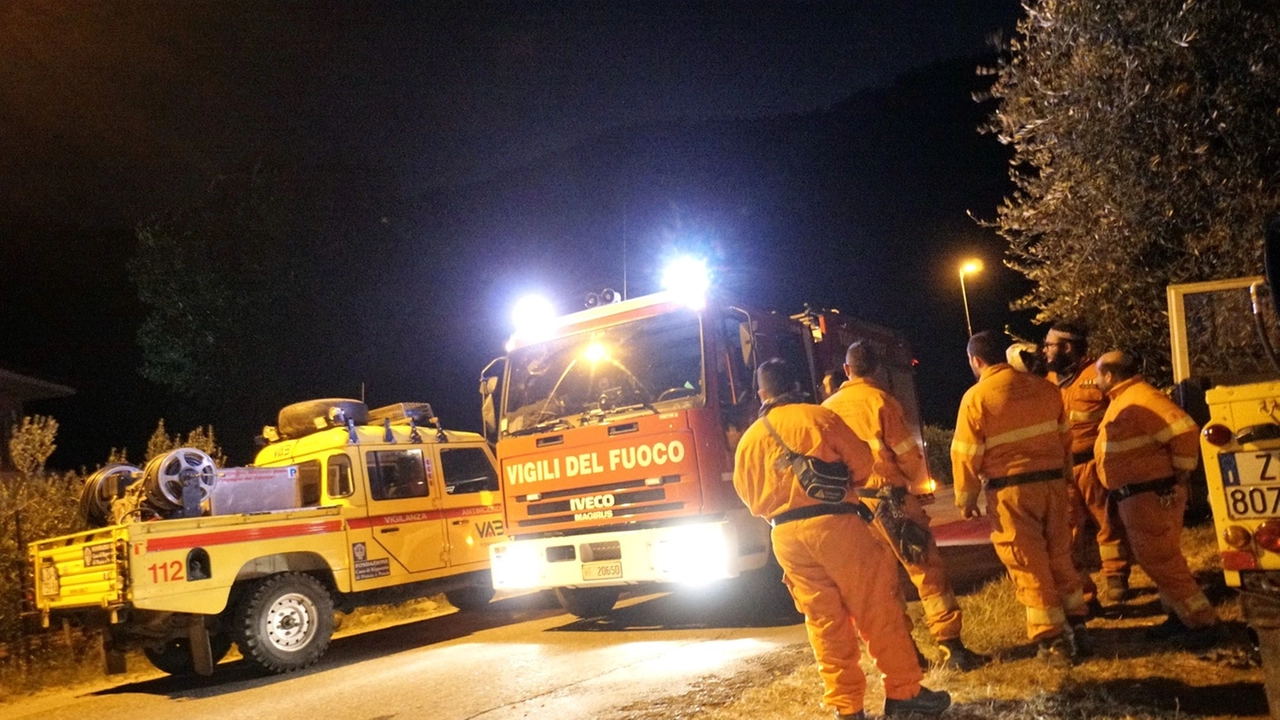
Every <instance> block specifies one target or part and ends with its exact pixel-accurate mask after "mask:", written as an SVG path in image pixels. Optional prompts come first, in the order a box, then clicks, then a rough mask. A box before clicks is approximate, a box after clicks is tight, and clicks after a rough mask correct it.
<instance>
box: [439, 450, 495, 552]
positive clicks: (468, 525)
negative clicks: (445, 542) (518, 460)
mask: <svg viewBox="0 0 1280 720" xmlns="http://www.w3.org/2000/svg"><path fill="white" fill-rule="evenodd" d="M436 447H437V448H438V452H439V457H440V465H439V473H438V475H439V477H440V480H441V486H442V487H443V489H444V494H443V495H442V496H441V507H442V510H443V515H444V522H445V531H446V532H447V533H448V537H449V565H450V566H451V567H459V566H465V565H475V566H476V568H477V569H479V568H482V567H485V566H487V564H488V562H489V546H490V545H492V544H493V543H494V542H496V541H498V540H501V539H503V538H504V536H505V534H506V533H505V531H504V528H503V525H502V494H501V492H500V487H499V484H498V468H497V465H496V463H495V462H494V460H493V455H491V454H490V452H489V448H488V446H487V445H485V444H483V443H476V444H469V445H463V444H452V443H449V444H441V445H437V446H436Z"/></svg>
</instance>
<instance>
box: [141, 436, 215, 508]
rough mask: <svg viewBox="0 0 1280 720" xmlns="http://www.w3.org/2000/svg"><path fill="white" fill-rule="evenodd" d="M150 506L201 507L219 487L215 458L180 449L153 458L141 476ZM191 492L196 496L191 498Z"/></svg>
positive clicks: (194, 449) (191, 449)
mask: <svg viewBox="0 0 1280 720" xmlns="http://www.w3.org/2000/svg"><path fill="white" fill-rule="evenodd" d="M142 482H143V488H144V492H145V493H146V499H147V502H148V503H150V504H151V505H152V506H153V507H155V508H157V509H162V510H179V509H183V508H191V507H195V506H199V504H200V503H202V502H204V501H205V500H208V499H209V495H210V494H212V493H213V489H214V487H216V486H217V484H218V468H217V466H216V465H214V464H213V458H211V457H209V456H208V454H206V453H205V452H204V451H202V450H197V449H196V448H178V449H177V450H170V451H169V452H167V453H165V454H164V455H159V456H156V457H155V458H152V460H151V462H149V463H147V469H146V470H144V471H143V473H142ZM188 489H190V490H191V491H193V492H194V493H195V496H194V497H192V496H189V495H188V494H187V490H188Z"/></svg>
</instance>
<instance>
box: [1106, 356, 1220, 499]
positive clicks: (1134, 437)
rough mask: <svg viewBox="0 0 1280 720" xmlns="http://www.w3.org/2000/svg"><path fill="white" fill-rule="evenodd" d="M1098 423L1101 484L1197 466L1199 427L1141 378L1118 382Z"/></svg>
mask: <svg viewBox="0 0 1280 720" xmlns="http://www.w3.org/2000/svg"><path fill="white" fill-rule="evenodd" d="M1107 395H1108V396H1109V397H1110V400H1111V405H1110V406H1109V407H1108V408H1107V414H1106V415H1104V416H1103V417H1102V424H1101V425H1099V427H1098V441H1097V443H1096V444H1095V445H1094V451H1093V452H1094V457H1095V458H1096V459H1097V461H1098V477H1099V479H1100V480H1102V485H1103V487H1105V488H1107V489H1109V490H1114V489H1116V488H1118V487H1122V486H1124V485H1128V484H1130V483H1136V482H1146V481H1148V480H1160V479H1163V478H1167V477H1172V476H1174V475H1176V474H1179V473H1189V472H1191V471H1193V470H1195V469H1196V463H1197V462H1198V461H1199V458H1200V437H1199V435H1200V428H1199V427H1197V426H1196V423H1195V421H1194V420H1192V419H1191V416H1190V415H1187V413H1186V412H1185V411H1183V409H1182V408H1180V407H1178V406H1177V405H1176V404H1174V402H1173V401H1172V400H1170V399H1169V398H1168V396H1166V395H1165V394H1164V393H1162V392H1160V391H1159V390H1158V389H1156V388H1155V387H1153V386H1152V385H1150V384H1149V383H1147V382H1145V381H1144V380H1143V379H1142V378H1140V377H1132V378H1129V379H1128V380H1125V381H1124V382H1121V383H1117V384H1116V385H1115V387H1112V388H1111V391H1110V392H1109V393H1107Z"/></svg>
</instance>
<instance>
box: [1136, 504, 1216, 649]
mask: <svg viewBox="0 0 1280 720" xmlns="http://www.w3.org/2000/svg"><path fill="white" fill-rule="evenodd" d="M1119 507H1120V520H1121V522H1123V523H1124V527H1125V531H1126V533H1127V534H1128V537H1129V543H1130V545H1131V546H1132V548H1133V557H1134V559H1135V560H1137V561H1138V564H1139V565H1141V566H1142V569H1143V570H1145V571H1147V575H1149V576H1151V580H1152V581H1154V582H1155V584H1156V587H1157V588H1158V589H1159V590H1160V598H1161V599H1162V600H1163V601H1164V604H1165V605H1168V606H1169V607H1170V608H1172V609H1173V611H1174V612H1176V613H1177V614H1178V618H1179V619H1180V620H1182V623H1183V624H1184V625H1186V626H1187V627H1190V628H1198V627H1206V626H1208V625H1212V624H1214V623H1216V622H1218V612H1217V611H1216V610H1214V609H1213V606H1212V605H1210V604H1209V600H1208V598H1206V597H1205V595H1204V591H1202V590H1201V589H1200V586H1199V585H1198V584H1197V583H1196V580H1195V578H1194V577H1192V575H1191V569H1190V568H1188V567H1187V558H1186V556H1185V555H1183V554H1182V516H1183V514H1184V513H1185V512H1186V510H1187V490H1186V488H1184V487H1183V486H1181V485H1178V486H1177V487H1175V488H1174V489H1173V492H1172V493H1171V494H1169V495H1166V496H1164V497H1161V496H1160V495H1158V494H1156V493H1153V492H1144V493H1138V494H1137V495H1132V496H1130V497H1128V498H1126V499H1124V500H1121V501H1120V502H1119Z"/></svg>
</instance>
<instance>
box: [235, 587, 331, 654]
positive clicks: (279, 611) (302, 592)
mask: <svg viewBox="0 0 1280 720" xmlns="http://www.w3.org/2000/svg"><path fill="white" fill-rule="evenodd" d="M234 628H235V636H236V645H238V646H239V647H240V654H241V655H243V656H244V659H245V660H247V661H249V663H250V664H252V665H255V666H257V667H258V669H260V670H263V671H265V672H268V673H287V672H293V671H295V670H301V669H302V668H305V667H307V666H309V665H313V664H314V663H315V662H316V661H317V660H319V659H320V656H322V655H324V652H325V650H327V649H328V648H329V640H330V638H332V637H333V597H332V596H331V595H329V591H328V590H327V589H325V587H324V585H322V584H321V583H320V581H319V580H316V579H315V578H313V577H311V576H310V575H304V574H302V573H282V574H280V575H272V576H271V577H269V578H265V579H263V580H259V581H257V582H256V583H255V584H253V585H252V586H250V588H249V590H248V592H247V593H246V594H245V596H244V597H243V599H241V601H240V604H239V606H238V607H237V608H236V614H235V625H234Z"/></svg>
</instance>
